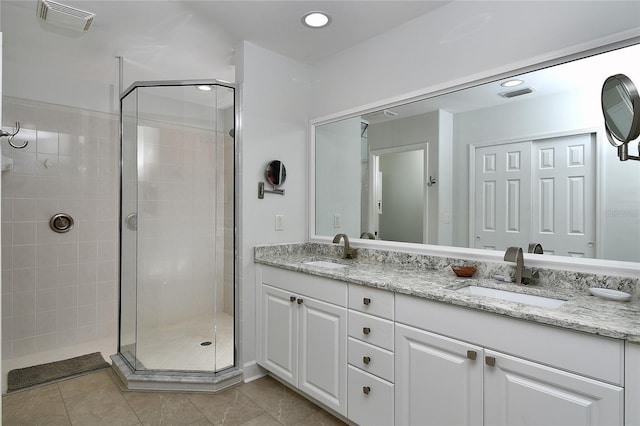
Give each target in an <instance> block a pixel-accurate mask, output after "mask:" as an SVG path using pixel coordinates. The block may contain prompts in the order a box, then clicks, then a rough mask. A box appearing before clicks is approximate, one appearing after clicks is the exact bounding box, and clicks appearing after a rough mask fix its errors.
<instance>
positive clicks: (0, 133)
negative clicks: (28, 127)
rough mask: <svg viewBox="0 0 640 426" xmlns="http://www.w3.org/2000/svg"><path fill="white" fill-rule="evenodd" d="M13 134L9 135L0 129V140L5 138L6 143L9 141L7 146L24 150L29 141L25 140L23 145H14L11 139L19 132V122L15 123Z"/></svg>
mask: <svg viewBox="0 0 640 426" xmlns="http://www.w3.org/2000/svg"><path fill="white" fill-rule="evenodd" d="M13 130H14V132H13V133H9V132H7V131H5V130H2V129H0V138H1V137H5V136H6V137H7V138H8V141H9V145H11V146H12V147H13V148H15V149H22V148H26V146H27V145H29V141H27V140H25V141H24V144H22V145H16V144H14V143H13V138H14V137H15V136H16V135H17V134H18V132H19V131H20V122H19V121H16V125H15V127H14V128H13Z"/></svg>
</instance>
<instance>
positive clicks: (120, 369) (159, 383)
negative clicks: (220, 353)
mask: <svg viewBox="0 0 640 426" xmlns="http://www.w3.org/2000/svg"><path fill="white" fill-rule="evenodd" d="M111 361H112V365H111V368H112V369H113V370H114V371H115V373H116V375H117V376H118V378H119V379H120V381H121V382H122V385H123V387H124V388H125V389H127V390H132V391H134V390H146V391H149V390H156V391H185V392H217V391H221V390H223V389H226V388H228V387H230V386H233V385H236V384H238V383H240V382H241V381H242V370H241V369H239V368H229V369H227V370H224V371H221V372H218V373H214V372H205V371H157V370H149V371H134V370H133V369H132V368H131V367H130V366H129V363H128V362H127V361H125V359H124V357H123V356H122V355H121V354H115V355H111Z"/></svg>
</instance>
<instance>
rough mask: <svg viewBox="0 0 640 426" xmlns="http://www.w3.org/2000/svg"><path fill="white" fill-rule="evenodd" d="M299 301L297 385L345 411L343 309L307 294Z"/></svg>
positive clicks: (344, 332) (345, 340)
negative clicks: (306, 296)
mask: <svg viewBox="0 0 640 426" xmlns="http://www.w3.org/2000/svg"><path fill="white" fill-rule="evenodd" d="M302 302H303V303H301V304H300V305H299V308H300V311H299V320H300V322H299V327H300V332H299V333H300V334H299V338H300V342H299V359H298V362H299V375H300V376H299V379H298V387H299V389H300V390H302V391H303V392H306V393H307V394H309V395H310V396H312V397H313V398H315V399H317V400H318V401H320V402H322V403H323V404H325V405H327V406H328V407H329V408H331V409H333V410H335V411H336V412H338V413H340V414H342V415H346V413H347V411H346V399H347V349H346V348H347V310H346V308H341V307H339V306H336V305H332V304H329V303H324V302H321V301H319V300H315V299H311V298H303V301H302Z"/></svg>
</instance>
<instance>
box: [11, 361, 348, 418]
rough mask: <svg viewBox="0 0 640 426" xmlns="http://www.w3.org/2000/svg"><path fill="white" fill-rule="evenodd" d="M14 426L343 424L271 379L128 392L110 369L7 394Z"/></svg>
mask: <svg viewBox="0 0 640 426" xmlns="http://www.w3.org/2000/svg"><path fill="white" fill-rule="evenodd" d="M2 424H3V425H5V426H13V425H46V426H53V425H79V426H85V425H86V426H93V425H109V426H116V425H127V426H128V425H131V426H134V425H194V426H196V425H197V426H204V425H228V426H233V425H244V426H263V425H264V426H272V425H274V426H278V425H309V426H311V425H314V426H315V425H319V426H321V425H327V426H333V425H344V423H343V422H342V421H340V420H339V419H337V418H335V417H333V416H332V415H331V414H329V413H328V412H326V411H324V410H323V409H321V408H320V407H318V406H317V405H315V404H313V403H311V402H309V401H307V400H306V399H304V398H302V397H301V396H299V395H298V394H296V393H295V392H293V391H291V390H290V389H289V388H287V387H286V386H284V385H282V384H280V383H279V382H277V381H275V380H274V379H272V378H270V377H263V378H261V379H259V380H255V381H253V382H251V383H247V384H241V385H238V386H235V387H233V388H231V389H227V390H225V391H223V392H219V393H216V394H204V393H179V392H124V391H122V390H121V388H120V386H119V384H118V382H117V379H116V378H115V376H114V373H113V372H112V371H111V370H110V369H105V370H100V371H98V372H95V373H91V374H87V375H85V376H80V377H75V378H72V379H68V380H64V381H61V382H57V383H52V384H49V385H44V386H41V387H37V388H32V389H28V390H24V391H19V392H15V393H11V394H8V395H5V396H3V397H2Z"/></svg>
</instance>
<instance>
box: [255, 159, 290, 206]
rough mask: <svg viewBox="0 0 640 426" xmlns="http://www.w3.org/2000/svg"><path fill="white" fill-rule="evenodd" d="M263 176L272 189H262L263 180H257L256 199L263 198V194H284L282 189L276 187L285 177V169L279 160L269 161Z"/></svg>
mask: <svg viewBox="0 0 640 426" xmlns="http://www.w3.org/2000/svg"><path fill="white" fill-rule="evenodd" d="M264 178H265V179H266V180H267V182H269V183H270V184H271V186H272V187H273V189H264V182H258V199H260V200H262V199H264V194H265V193H267V194H278V195H284V189H278V187H279V186H280V185H282V184H283V183H284V181H285V180H286V179H287V169H286V167H285V166H284V163H283V162H282V161H280V160H273V161H269V163H268V164H267V167H266V168H265V170H264Z"/></svg>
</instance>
